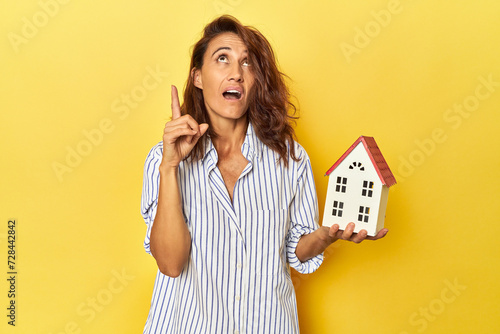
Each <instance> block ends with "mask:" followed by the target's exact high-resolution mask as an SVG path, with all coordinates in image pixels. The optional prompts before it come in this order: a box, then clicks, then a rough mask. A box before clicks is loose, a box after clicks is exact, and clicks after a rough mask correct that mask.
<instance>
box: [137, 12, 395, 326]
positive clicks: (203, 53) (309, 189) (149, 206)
mask: <svg viewBox="0 0 500 334" xmlns="http://www.w3.org/2000/svg"><path fill="white" fill-rule="evenodd" d="M190 68H191V71H190V74H189V77H188V81H187V85H186V89H185V92H184V103H183V105H182V107H181V106H180V105H179V99H178V94H177V90H176V88H175V87H174V86H172V120H171V121H170V122H168V123H167V124H166V126H165V130H164V135H163V141H162V142H160V143H158V144H157V145H156V146H155V147H153V149H152V150H151V151H150V153H149V155H148V157H147V159H146V164H145V169H144V189H143V196H142V208H141V209H142V214H143V217H144V219H145V221H146V224H147V227H148V228H147V235H146V239H145V242H144V245H145V249H146V251H147V252H148V253H150V254H152V255H153V256H154V258H155V260H156V262H157V264H158V268H159V271H158V274H157V277H156V282H155V287H154V291H153V298H152V302H151V309H150V312H149V316H148V319H147V322H146V326H145V329H144V333H298V332H299V326H298V320H297V307H296V299H295V292H294V289H293V285H292V281H291V278H290V269H289V267H290V266H291V267H293V268H294V269H296V270H297V271H299V272H300V273H311V272H313V271H315V270H316V269H317V268H318V267H319V266H320V264H321V262H322V260H323V257H322V252H323V251H324V250H325V248H326V247H327V246H328V245H330V244H331V243H332V242H334V241H335V240H337V239H345V240H351V241H354V242H361V241H362V240H363V239H365V238H366V231H361V232H359V233H358V234H354V233H353V229H354V225H353V224H352V225H349V226H348V227H347V228H346V230H345V231H339V228H338V225H334V226H332V227H331V228H327V227H324V228H318V208H317V197H316V191H315V187H314V180H313V174H312V170H311V164H310V161H309V157H308V156H307V154H306V152H305V151H304V149H303V148H302V147H301V146H300V145H299V144H298V143H297V142H295V141H294V131H293V128H292V127H291V124H290V123H291V121H292V120H293V117H292V116H291V115H290V114H289V110H290V109H294V107H293V105H292V104H291V103H290V102H289V93H288V90H287V87H286V85H285V83H284V81H283V75H282V74H281V73H280V72H279V70H278V68H277V65H276V61H275V58H274V54H273V51H272V48H271V46H270V45H269V43H268V41H267V40H266V39H265V38H264V37H263V36H262V34H260V33H259V32H258V31H257V30H255V29H254V28H251V27H246V26H243V25H241V24H240V23H239V22H238V21H237V20H236V19H234V18H232V17H230V16H222V17H220V18H218V19H216V20H214V21H213V22H211V23H210V24H208V25H207V26H206V28H205V31H204V35H203V37H202V38H201V39H200V41H198V43H197V44H196V45H195V47H194V50H193V55H192V60H191V66H190ZM386 232H387V230H383V231H381V232H380V233H379V235H377V236H376V237H375V238H372V239H377V238H380V237H382V236H383V235H385V233H386Z"/></svg>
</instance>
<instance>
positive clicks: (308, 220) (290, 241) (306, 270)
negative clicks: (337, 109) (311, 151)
mask: <svg viewBox="0 0 500 334" xmlns="http://www.w3.org/2000/svg"><path fill="white" fill-rule="evenodd" d="M296 152H297V153H300V155H302V158H301V160H300V161H299V162H297V165H298V168H297V175H298V179H297V191H296V193H295V197H294V199H293V200H292V203H291V204H290V221H291V224H290V229H289V230H288V233H287V237H286V248H287V258H288V262H289V263H290V266H291V267H292V268H294V269H295V270H297V271H298V272H299V273H301V274H310V273H312V272H314V271H316V269H318V268H319V266H320V265H321V263H322V262H323V253H321V254H318V255H316V256H315V257H313V258H312V259H309V260H307V261H305V262H301V261H300V260H299V258H298V257H297V255H296V254H295V249H296V247H297V243H298V242H299V239H300V238H301V237H302V236H303V235H305V234H309V233H311V232H313V231H315V230H316V229H318V228H319V224H318V221H319V213H318V197H317V194H316V187H315V184H314V177H313V173H312V168H311V162H310V160H309V157H308V156H307V154H306V152H305V151H304V149H303V148H301V147H300V145H298V144H297V146H296ZM297 155H299V154H297ZM300 155H299V157H300Z"/></svg>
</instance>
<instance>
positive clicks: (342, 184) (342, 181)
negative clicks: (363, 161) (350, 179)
mask: <svg viewBox="0 0 500 334" xmlns="http://www.w3.org/2000/svg"><path fill="white" fill-rule="evenodd" d="M346 184H347V178H346V177H340V176H337V185H336V186H335V191H336V192H338V193H345V189H346Z"/></svg>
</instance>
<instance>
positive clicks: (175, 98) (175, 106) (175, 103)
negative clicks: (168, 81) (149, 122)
mask: <svg viewBox="0 0 500 334" xmlns="http://www.w3.org/2000/svg"><path fill="white" fill-rule="evenodd" d="M179 117H181V106H180V104H179V94H178V93H177V87H175V86H174V85H172V119H177V118H179Z"/></svg>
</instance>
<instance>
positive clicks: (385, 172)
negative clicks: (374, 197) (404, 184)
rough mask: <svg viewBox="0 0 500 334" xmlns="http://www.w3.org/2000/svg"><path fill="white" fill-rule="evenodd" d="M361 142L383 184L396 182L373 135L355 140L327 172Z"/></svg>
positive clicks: (388, 184) (387, 184)
mask: <svg viewBox="0 0 500 334" xmlns="http://www.w3.org/2000/svg"><path fill="white" fill-rule="evenodd" d="M359 142H362V143H363V146H364V147H365V150H366V152H367V153H368V156H369V157H370V159H371V161H372V164H373V167H375V170H376V171H377V174H378V176H379V177H380V181H382V184H384V185H386V186H387V187H390V186H392V185H394V184H396V178H395V177H394V175H393V174H392V172H391V170H390V168H389V165H388V164H387V162H386V161H385V159H384V156H383V155H382V152H380V149H379V148H378V146H377V143H376V142H375V139H373V137H366V136H361V137H359V138H358V139H357V140H356V141H355V142H354V144H352V145H351V147H349V149H348V150H347V151H346V152H345V153H344V154H343V155H342V156H341V157H340V159H339V160H337V162H336V163H335V164H334V165H333V166H332V167H330V169H329V170H328V171H327V172H326V175H330V174H331V172H333V171H334V170H335V168H337V166H338V165H340V163H341V162H342V161H343V160H344V159H345V158H346V157H347V156H348V155H349V154H350V153H351V152H352V150H354V148H355V147H356V146H358V144H359Z"/></svg>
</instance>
